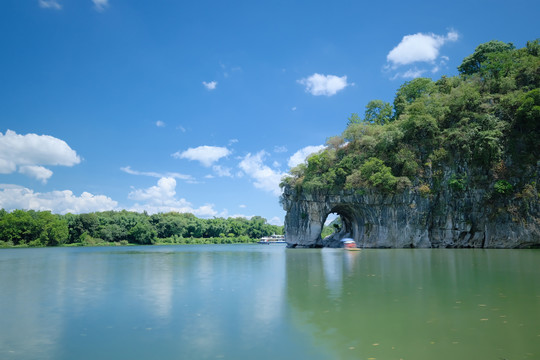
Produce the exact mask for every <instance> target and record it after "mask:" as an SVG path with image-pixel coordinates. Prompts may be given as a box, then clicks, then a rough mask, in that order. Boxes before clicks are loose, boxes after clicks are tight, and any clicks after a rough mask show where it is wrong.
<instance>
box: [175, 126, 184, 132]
mask: <svg viewBox="0 0 540 360" xmlns="http://www.w3.org/2000/svg"><path fill="white" fill-rule="evenodd" d="M176 129H178V130H180V131H181V132H184V133H185V132H186V128H185V127H183V126H182V125H178V126H177V127H176Z"/></svg>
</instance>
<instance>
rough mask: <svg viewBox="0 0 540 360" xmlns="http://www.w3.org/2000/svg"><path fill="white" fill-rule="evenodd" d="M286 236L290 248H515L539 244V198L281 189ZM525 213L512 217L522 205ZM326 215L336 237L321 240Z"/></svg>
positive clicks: (445, 192) (479, 192) (478, 193)
mask: <svg viewBox="0 0 540 360" xmlns="http://www.w3.org/2000/svg"><path fill="white" fill-rule="evenodd" d="M281 202H282V205H283V208H284V209H285V210H286V211H287V215H286V217H285V238H286V240H287V243H288V246H289V247H307V248H309V247H340V246H341V242H340V240H341V239H343V238H345V237H350V238H353V239H354V240H355V242H356V244H357V246H358V247H362V248H411V247H413V248H469V247H470V248H519V247H530V246H535V247H536V246H540V209H539V203H538V197H535V198H534V199H532V200H523V199H520V200H519V203H518V204H516V203H513V202H512V201H509V200H504V201H501V200H497V199H495V200H493V199H491V200H490V199H489V197H488V196H487V193H486V191H484V190H481V189H472V190H465V191H461V192H459V193H454V192H453V191H451V190H449V189H447V190H442V191H440V192H439V193H438V194H437V195H436V196H425V197H424V196H422V195H421V194H420V193H419V192H417V191H414V190H412V189H411V190H407V191H405V192H403V193H401V194H382V193H379V192H375V191H371V192H366V193H364V194H355V193H354V192H342V193H340V194H338V195H331V194H323V193H320V194H306V193H302V194H298V193H296V191H294V190H293V189H291V188H288V187H285V189H284V193H283V196H282V199H281ZM523 206H525V208H526V209H527V211H526V213H525V214H523V212H522V213H521V214H519V213H517V212H516V214H512V211H513V209H516V208H518V207H523ZM331 213H337V214H338V215H340V216H341V220H342V224H343V226H342V228H341V230H340V231H339V232H338V233H334V234H332V235H331V236H329V237H327V238H325V239H322V238H321V231H322V228H323V225H324V222H325V221H326V218H327V216H328V215H329V214H331Z"/></svg>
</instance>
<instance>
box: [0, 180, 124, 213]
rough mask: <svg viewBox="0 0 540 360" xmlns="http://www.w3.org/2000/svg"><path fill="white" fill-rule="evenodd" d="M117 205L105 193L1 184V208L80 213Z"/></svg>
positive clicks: (111, 208) (102, 209)
mask: <svg viewBox="0 0 540 360" xmlns="http://www.w3.org/2000/svg"><path fill="white" fill-rule="evenodd" d="M117 206H118V203H117V202H116V201H114V200H112V199H111V198H109V197H107V196H104V195H93V194H90V193H88V192H83V193H82V194H81V196H75V195H73V192H72V191H71V190H63V191H51V192H46V193H38V192H34V191H33V190H31V189H28V188H25V187H22V186H18V185H6V184H0V208H4V209H6V210H14V209H26V210H40V211H45V210H49V211H51V212H53V213H58V214H65V213H68V212H70V213H75V214H78V213H88V212H95V211H107V210H114V209H116V207H117Z"/></svg>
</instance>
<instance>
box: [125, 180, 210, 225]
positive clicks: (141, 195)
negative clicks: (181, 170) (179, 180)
mask: <svg viewBox="0 0 540 360" xmlns="http://www.w3.org/2000/svg"><path fill="white" fill-rule="evenodd" d="M128 198H130V199H132V200H135V201H137V203H136V204H135V205H134V206H133V207H132V208H131V209H130V210H132V211H138V212H143V211H146V212H148V213H150V214H155V213H158V212H170V211H175V212H180V213H192V214H194V215H197V216H203V217H204V216H206V217H209V216H215V215H216V214H217V211H215V210H214V205H212V204H205V205H203V206H200V207H198V208H194V207H193V206H192V204H191V203H190V202H188V201H187V200H186V199H177V198H176V180H175V179H174V178H172V177H163V178H161V179H159V180H158V182H157V185H155V186H151V187H149V188H146V189H134V190H133V191H131V192H130V193H129V195H128Z"/></svg>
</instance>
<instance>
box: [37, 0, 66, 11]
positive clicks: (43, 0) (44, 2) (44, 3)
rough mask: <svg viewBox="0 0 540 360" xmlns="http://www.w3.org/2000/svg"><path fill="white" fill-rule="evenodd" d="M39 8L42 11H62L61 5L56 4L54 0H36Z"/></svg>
mask: <svg viewBox="0 0 540 360" xmlns="http://www.w3.org/2000/svg"><path fill="white" fill-rule="evenodd" d="M38 4H39V7H41V8H44V9H55V10H60V9H62V5H60V4H59V3H58V1H56V0H38Z"/></svg>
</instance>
